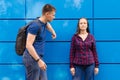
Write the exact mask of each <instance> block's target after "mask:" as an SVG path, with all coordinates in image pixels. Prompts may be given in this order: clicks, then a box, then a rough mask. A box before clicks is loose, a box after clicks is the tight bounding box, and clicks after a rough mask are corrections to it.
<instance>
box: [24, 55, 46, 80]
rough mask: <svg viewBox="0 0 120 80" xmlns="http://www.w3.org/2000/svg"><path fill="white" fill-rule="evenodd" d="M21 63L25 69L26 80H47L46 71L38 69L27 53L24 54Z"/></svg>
mask: <svg viewBox="0 0 120 80" xmlns="http://www.w3.org/2000/svg"><path fill="white" fill-rule="evenodd" d="M23 63H24V65H25V68H26V80H47V74H46V71H43V70H41V69H40V67H39V66H38V63H37V62H35V60H34V59H33V58H32V57H31V56H30V55H29V53H24V55H23Z"/></svg>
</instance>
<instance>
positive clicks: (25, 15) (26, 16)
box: [25, 0, 27, 24]
mask: <svg viewBox="0 0 120 80" xmlns="http://www.w3.org/2000/svg"><path fill="white" fill-rule="evenodd" d="M26 2H27V1H26V0H25V20H26V18H27V12H26V11H27V5H26ZM25 24H26V22H25Z"/></svg>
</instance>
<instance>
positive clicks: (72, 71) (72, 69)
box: [70, 68, 75, 76]
mask: <svg viewBox="0 0 120 80" xmlns="http://www.w3.org/2000/svg"><path fill="white" fill-rule="evenodd" d="M70 72H71V74H72V75H73V76H74V75H75V68H70Z"/></svg>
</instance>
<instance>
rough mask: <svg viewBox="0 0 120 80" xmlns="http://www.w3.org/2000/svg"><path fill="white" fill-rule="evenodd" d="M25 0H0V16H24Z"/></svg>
mask: <svg viewBox="0 0 120 80" xmlns="http://www.w3.org/2000/svg"><path fill="white" fill-rule="evenodd" d="M24 17H25V0H16V1H15V0H0V18H24Z"/></svg>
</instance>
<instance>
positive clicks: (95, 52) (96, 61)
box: [92, 36, 99, 67]
mask: <svg viewBox="0 0 120 80" xmlns="http://www.w3.org/2000/svg"><path fill="white" fill-rule="evenodd" d="M92 40H93V44H92V52H93V56H94V61H95V67H98V66H99V61H98V56H97V51H96V41H95V39H94V37H93V36H92Z"/></svg>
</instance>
